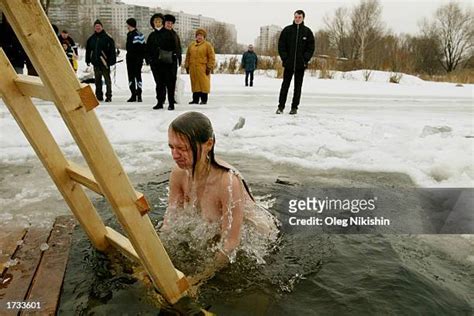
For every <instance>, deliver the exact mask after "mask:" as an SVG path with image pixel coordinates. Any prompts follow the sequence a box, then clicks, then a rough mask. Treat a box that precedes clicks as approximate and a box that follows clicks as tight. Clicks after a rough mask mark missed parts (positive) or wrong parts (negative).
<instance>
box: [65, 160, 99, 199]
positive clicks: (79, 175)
mask: <svg viewBox="0 0 474 316" xmlns="http://www.w3.org/2000/svg"><path fill="white" fill-rule="evenodd" d="M66 172H67V174H68V175H69V176H70V177H71V179H72V180H74V181H76V182H77V183H80V184H82V185H83V186H85V187H86V188H88V189H90V190H92V191H94V192H95V193H98V194H100V195H103V194H102V190H101V189H100V187H99V184H98V183H97V181H95V178H94V176H93V175H92V172H91V171H90V170H89V169H87V168H84V167H82V166H80V165H78V164H76V163H74V162H72V161H68V166H67V167H66Z"/></svg>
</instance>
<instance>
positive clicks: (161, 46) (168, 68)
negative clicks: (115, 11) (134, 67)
mask: <svg viewBox="0 0 474 316" xmlns="http://www.w3.org/2000/svg"><path fill="white" fill-rule="evenodd" d="M164 20H165V18H164V16H163V14H161V13H156V14H154V15H153V16H152V17H151V20H150V25H152V26H153V28H154V30H153V32H151V33H150V35H148V40H147V51H148V58H149V63H150V67H151V71H152V73H153V78H154V79H155V83H156V99H157V103H156V105H155V106H154V107H153V109H154V110H159V109H163V104H164V102H165V99H166V91H168V103H169V106H168V110H170V111H172V110H174V104H175V102H174V85H175V81H176V79H174V78H175V77H174V75H173V74H174V72H173V65H174V61H175V59H176V58H175V56H174V55H175V52H176V51H177V48H176V46H177V44H176V41H175V38H174V36H173V33H172V32H171V31H170V30H168V29H166V28H165V27H164Z"/></svg>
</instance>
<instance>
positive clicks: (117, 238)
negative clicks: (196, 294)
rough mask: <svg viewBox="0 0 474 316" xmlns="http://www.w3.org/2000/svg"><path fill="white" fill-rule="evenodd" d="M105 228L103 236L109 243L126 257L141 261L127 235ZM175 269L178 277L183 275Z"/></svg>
mask: <svg viewBox="0 0 474 316" xmlns="http://www.w3.org/2000/svg"><path fill="white" fill-rule="evenodd" d="M105 229H106V231H107V233H106V235H105V238H107V240H108V241H109V242H110V244H111V245H113V246H114V247H115V248H117V249H118V250H119V251H121V252H122V253H123V254H124V255H125V256H126V257H127V258H129V259H131V260H134V261H135V262H138V263H141V262H140V257H139V256H138V254H137V252H136V251H135V248H133V246H132V243H131V242H130V240H129V239H128V238H127V237H125V236H124V235H122V234H121V233H119V232H118V231H116V230H115V229H113V228H112V227H109V226H106V227H105ZM175 270H176V273H177V274H178V277H179V278H180V279H181V278H183V277H184V273H183V272H181V271H179V270H178V269H175Z"/></svg>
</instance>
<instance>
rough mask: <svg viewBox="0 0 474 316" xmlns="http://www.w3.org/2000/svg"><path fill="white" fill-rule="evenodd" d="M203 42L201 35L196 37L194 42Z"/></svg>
mask: <svg viewBox="0 0 474 316" xmlns="http://www.w3.org/2000/svg"><path fill="white" fill-rule="evenodd" d="M203 40H204V35H202V34H201V33H199V34H197V35H196V42H198V43H201V42H202V41H203Z"/></svg>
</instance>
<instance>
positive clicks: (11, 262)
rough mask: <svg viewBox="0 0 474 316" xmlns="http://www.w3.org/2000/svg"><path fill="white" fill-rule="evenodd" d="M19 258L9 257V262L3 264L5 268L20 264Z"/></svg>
mask: <svg viewBox="0 0 474 316" xmlns="http://www.w3.org/2000/svg"><path fill="white" fill-rule="evenodd" d="M18 262H19V261H18V259H8V261H7V262H5V264H4V265H3V266H4V267H5V268H10V267H14V266H16V265H17V264H18Z"/></svg>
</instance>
